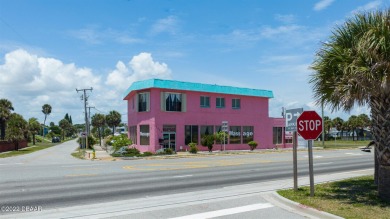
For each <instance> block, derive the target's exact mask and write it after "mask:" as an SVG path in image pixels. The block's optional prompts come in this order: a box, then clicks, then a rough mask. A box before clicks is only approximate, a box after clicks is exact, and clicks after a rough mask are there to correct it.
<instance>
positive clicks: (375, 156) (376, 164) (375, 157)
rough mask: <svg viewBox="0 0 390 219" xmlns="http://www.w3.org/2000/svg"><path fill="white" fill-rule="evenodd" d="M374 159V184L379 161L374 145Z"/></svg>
mask: <svg viewBox="0 0 390 219" xmlns="http://www.w3.org/2000/svg"><path fill="white" fill-rule="evenodd" d="M374 151H375V152H374V153H375V154H374V160H375V167H374V168H375V171H374V184H375V185H378V169H379V162H378V152H377V151H376V147H374Z"/></svg>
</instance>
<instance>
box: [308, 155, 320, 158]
mask: <svg viewBox="0 0 390 219" xmlns="http://www.w3.org/2000/svg"><path fill="white" fill-rule="evenodd" d="M305 157H309V156H308V155H305ZM321 157H323V156H320V155H314V156H313V158H321Z"/></svg>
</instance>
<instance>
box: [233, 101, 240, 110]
mask: <svg viewBox="0 0 390 219" xmlns="http://www.w3.org/2000/svg"><path fill="white" fill-rule="evenodd" d="M232 108H233V109H240V108H241V103H240V99H232Z"/></svg>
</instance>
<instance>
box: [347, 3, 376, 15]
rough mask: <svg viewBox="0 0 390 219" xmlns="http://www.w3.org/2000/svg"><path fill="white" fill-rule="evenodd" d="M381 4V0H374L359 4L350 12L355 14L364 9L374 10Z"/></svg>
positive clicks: (364, 10)
mask: <svg viewBox="0 0 390 219" xmlns="http://www.w3.org/2000/svg"><path fill="white" fill-rule="evenodd" d="M381 5H382V0H376V1H371V2H369V3H367V4H365V5H363V6H360V7H358V8H356V9H355V10H353V11H352V12H351V14H356V13H359V12H366V11H371V10H376V9H378V8H379V7H380V6H381Z"/></svg>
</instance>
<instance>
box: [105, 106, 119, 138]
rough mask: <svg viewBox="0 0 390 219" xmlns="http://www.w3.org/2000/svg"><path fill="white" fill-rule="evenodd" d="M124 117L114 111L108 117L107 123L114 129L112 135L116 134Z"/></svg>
mask: <svg viewBox="0 0 390 219" xmlns="http://www.w3.org/2000/svg"><path fill="white" fill-rule="evenodd" d="M121 121H122V116H121V114H120V113H119V112H117V111H115V110H113V111H110V112H109V113H108V115H106V123H107V125H108V126H110V127H112V134H114V133H115V127H117V126H118V125H119V124H121Z"/></svg>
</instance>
